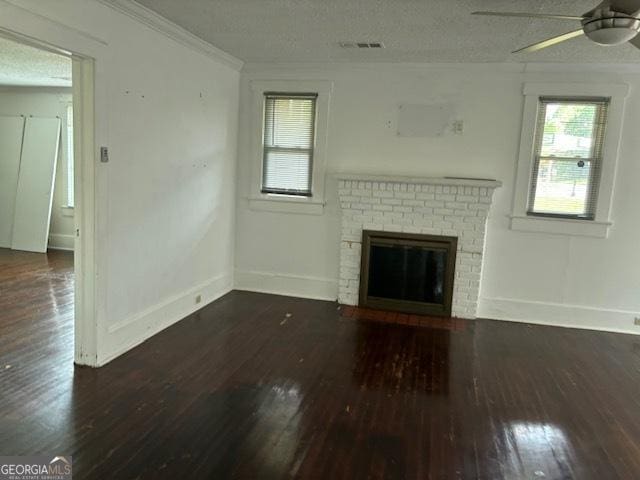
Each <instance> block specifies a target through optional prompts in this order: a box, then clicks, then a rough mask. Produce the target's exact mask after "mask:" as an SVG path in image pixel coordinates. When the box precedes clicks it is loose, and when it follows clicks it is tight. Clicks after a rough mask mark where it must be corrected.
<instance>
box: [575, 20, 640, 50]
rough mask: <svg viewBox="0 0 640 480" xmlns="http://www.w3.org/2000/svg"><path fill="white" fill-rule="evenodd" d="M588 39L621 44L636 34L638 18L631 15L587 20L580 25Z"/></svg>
mask: <svg viewBox="0 0 640 480" xmlns="http://www.w3.org/2000/svg"><path fill="white" fill-rule="evenodd" d="M582 28H583V30H584V34H585V35H586V36H587V37H589V40H591V41H593V42H595V43H597V44H599V45H608V46H611V45H621V44H623V43H625V42H628V41H629V40H631V39H632V38H633V37H635V36H636V35H638V32H639V31H640V20H638V19H637V18H633V17H609V18H599V19H595V20H590V21H589V20H587V21H584V22H583V26H582Z"/></svg>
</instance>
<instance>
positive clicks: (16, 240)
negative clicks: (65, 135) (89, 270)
mask: <svg viewBox="0 0 640 480" xmlns="http://www.w3.org/2000/svg"><path fill="white" fill-rule="evenodd" d="M59 142H60V119H58V118H37V117H29V118H27V119H26V121H25V127H24V141H23V144H22V157H21V159H20V172H19V174H18V190H17V194H16V206H15V214H14V217H13V236H12V240H11V248H13V249H14V250H27V251H30V252H46V251H47V239H48V236H49V223H50V221H51V202H52V200H53V180H54V178H55V175H56V163H57V160H58V147H59Z"/></svg>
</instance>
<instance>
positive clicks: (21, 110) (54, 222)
mask: <svg viewBox="0 0 640 480" xmlns="http://www.w3.org/2000/svg"><path fill="white" fill-rule="evenodd" d="M70 102H71V89H70V88H45V87H0V115H23V116H25V117H26V116H29V115H32V116H34V117H60V120H61V124H62V142H61V144H60V145H61V148H60V153H59V155H58V167H57V169H56V178H55V182H54V190H53V207H52V208H51V227H50V231H49V232H50V233H49V247H50V248H65V249H68V248H71V249H73V232H74V223H73V216H69V214H70V212H69V210H68V209H66V208H64V207H66V206H67V165H68V164H67V152H68V150H67V135H66V132H67V130H66V129H67V105H68V104H69V103H70Z"/></svg>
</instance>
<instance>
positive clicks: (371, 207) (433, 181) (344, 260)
mask: <svg viewBox="0 0 640 480" xmlns="http://www.w3.org/2000/svg"><path fill="white" fill-rule="evenodd" d="M335 177H336V178H337V179H338V196H339V199H340V207H341V210H342V235H341V243H340V281H339V289H338V300H339V301H340V303H343V304H346V305H357V303H358V294H359V287H360V260H361V248H362V232H363V230H377V231H386V232H402V233H418V234H427V235H442V236H452V237H456V238H457V239H458V246H457V255H456V267H455V280H454V288H453V302H452V303H453V305H452V312H451V314H452V316H454V317H460V318H475V316H476V309H477V304H478V293H479V290H480V279H481V277H482V257H483V254H484V242H485V232H486V223H487V218H488V215H489V209H490V207H491V203H492V198H493V192H494V190H495V189H496V188H498V187H500V186H501V185H502V183H501V182H500V181H497V180H487V179H475V178H451V177H405V176H387V175H368V174H362V173H339V174H336V175H335Z"/></svg>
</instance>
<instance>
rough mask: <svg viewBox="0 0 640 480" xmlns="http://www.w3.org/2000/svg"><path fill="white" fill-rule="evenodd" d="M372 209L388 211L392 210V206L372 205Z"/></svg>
mask: <svg viewBox="0 0 640 480" xmlns="http://www.w3.org/2000/svg"><path fill="white" fill-rule="evenodd" d="M372 208H373V210H374V211H380V212H390V211H392V210H393V207H392V206H391V205H385V204H382V205H373V207H372Z"/></svg>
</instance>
